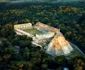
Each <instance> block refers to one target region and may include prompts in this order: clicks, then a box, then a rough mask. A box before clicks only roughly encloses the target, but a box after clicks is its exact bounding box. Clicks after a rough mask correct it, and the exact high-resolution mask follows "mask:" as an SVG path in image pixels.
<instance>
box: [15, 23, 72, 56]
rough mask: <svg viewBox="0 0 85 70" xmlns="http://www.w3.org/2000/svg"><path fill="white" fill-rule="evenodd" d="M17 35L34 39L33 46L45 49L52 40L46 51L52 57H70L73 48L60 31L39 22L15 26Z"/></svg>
mask: <svg viewBox="0 0 85 70" xmlns="http://www.w3.org/2000/svg"><path fill="white" fill-rule="evenodd" d="M14 29H15V32H16V34H18V35H27V36H28V37H31V38H32V39H33V41H32V44H34V45H36V46H40V47H41V48H43V45H42V44H44V43H46V41H47V40H50V41H49V42H50V43H48V44H47V45H44V49H45V50H46V52H47V53H48V54H51V55H68V54H70V53H71V51H72V50H73V48H72V47H71V45H70V44H69V42H68V41H67V40H66V39H65V37H64V36H63V34H62V33H61V32H60V29H57V28H54V27H51V26H49V25H46V24H43V23H40V22H37V23H36V24H35V25H32V24H31V23H25V24H18V25H14Z"/></svg>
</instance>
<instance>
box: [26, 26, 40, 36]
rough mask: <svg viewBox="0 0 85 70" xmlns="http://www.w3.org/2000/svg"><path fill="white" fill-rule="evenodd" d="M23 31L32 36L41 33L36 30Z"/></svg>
mask: <svg viewBox="0 0 85 70" xmlns="http://www.w3.org/2000/svg"><path fill="white" fill-rule="evenodd" d="M24 31H26V32H28V33H30V34H33V35H36V34H39V33H41V31H39V30H37V29H36V28H30V29H24Z"/></svg>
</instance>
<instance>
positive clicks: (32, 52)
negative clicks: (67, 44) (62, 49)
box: [0, 3, 85, 70]
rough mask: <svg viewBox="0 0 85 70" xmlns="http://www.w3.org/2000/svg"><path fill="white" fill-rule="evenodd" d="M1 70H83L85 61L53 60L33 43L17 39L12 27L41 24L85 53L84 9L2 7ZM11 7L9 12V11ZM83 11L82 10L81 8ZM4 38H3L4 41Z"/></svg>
mask: <svg viewBox="0 0 85 70" xmlns="http://www.w3.org/2000/svg"><path fill="white" fill-rule="evenodd" d="M2 5H3V8H1V9H0V54H1V55H0V70H47V69H56V70H62V69H63V67H68V68H69V69H71V70H82V69H83V70H84V69H85V67H84V65H85V58H84V57H83V58H75V59H74V60H67V59H66V58H65V57H64V56H56V57H53V56H51V55H49V54H47V53H45V52H44V51H43V50H41V49H40V48H38V47H35V46H33V45H32V44H31V41H32V39H31V38H27V37H26V36H18V35H16V34H15V32H14V28H13V25H14V24H20V23H26V22H32V23H33V24H35V22H37V21H40V22H44V23H45V24H48V25H50V26H54V27H56V28H59V29H61V32H62V33H63V34H64V36H65V37H66V39H68V40H70V41H71V42H73V43H75V44H77V45H78V46H79V48H80V49H82V50H83V52H84V53H85V50H84V49H85V27H84V26H85V20H84V19H85V6H83V3H77V4H74V3H73V4H69V6H68V5H67V4H65V5H63V4H57V5H44V4H43V5H37V4H36V5H31V4H29V5H28V4H12V5H11V4H6V5H4V4H0V7H2ZM9 7H10V8H9ZM82 7H83V8H82ZM2 37H3V38H2Z"/></svg>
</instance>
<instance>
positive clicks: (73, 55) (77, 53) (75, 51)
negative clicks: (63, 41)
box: [67, 44, 84, 58]
mask: <svg viewBox="0 0 85 70" xmlns="http://www.w3.org/2000/svg"><path fill="white" fill-rule="evenodd" d="M71 46H72V47H73V49H74V50H73V51H72V52H71V54H69V55H68V56H67V57H69V58H74V57H76V56H79V57H83V56H84V55H83V54H82V53H81V52H80V51H79V50H78V49H77V48H76V47H75V45H73V44H71Z"/></svg>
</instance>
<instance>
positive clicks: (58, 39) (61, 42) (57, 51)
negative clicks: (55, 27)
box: [46, 32, 73, 55]
mask: <svg viewBox="0 0 85 70" xmlns="http://www.w3.org/2000/svg"><path fill="white" fill-rule="evenodd" d="M71 51H73V48H72V46H71V45H70V43H69V42H68V41H67V40H66V39H65V37H64V36H63V34H62V33H61V32H58V33H57V34H56V35H55V36H54V38H53V39H52V41H51V42H50V43H49V45H48V46H47V49H46V52H47V53H48V54H51V55H68V54H70V53H71Z"/></svg>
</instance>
